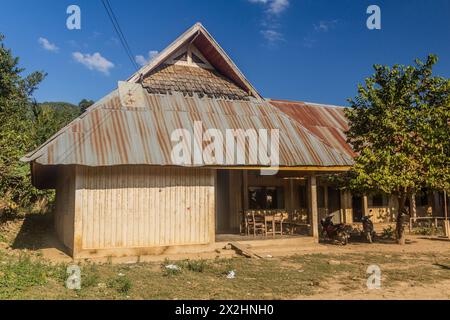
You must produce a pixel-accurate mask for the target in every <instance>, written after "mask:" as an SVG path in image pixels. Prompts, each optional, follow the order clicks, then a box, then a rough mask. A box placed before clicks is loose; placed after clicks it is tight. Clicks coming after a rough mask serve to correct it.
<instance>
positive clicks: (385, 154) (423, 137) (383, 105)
mask: <svg viewBox="0 0 450 320" xmlns="http://www.w3.org/2000/svg"><path fill="white" fill-rule="evenodd" d="M436 62H437V57H436V56H434V55H430V56H428V58H427V60H426V61H425V62H422V61H420V60H416V64H415V65H414V66H402V65H395V66H393V67H392V68H390V67H388V66H381V65H375V66H374V69H375V74H374V75H372V76H371V77H369V78H367V79H366V80H365V85H364V86H363V85H359V87H358V95H357V96H356V97H355V98H354V99H349V102H350V105H351V108H348V110H347V111H346V113H347V117H348V119H349V122H350V130H349V132H348V133H347V134H348V140H349V141H348V142H349V143H351V144H352V146H353V148H354V150H355V151H356V152H357V153H358V156H357V157H356V159H355V165H354V167H353V169H352V171H351V172H350V175H349V176H350V177H351V179H350V187H351V188H352V189H355V190H356V189H359V190H364V191H369V192H370V191H382V192H385V193H388V194H393V195H395V196H396V197H397V199H398V208H399V210H398V217H397V228H396V235H397V239H398V242H399V243H401V244H403V243H404V227H403V224H402V223H401V222H402V220H403V219H402V217H401V215H402V213H403V212H404V211H405V208H406V199H408V197H409V196H410V195H412V194H413V193H414V192H416V191H418V190H420V189H422V188H429V189H432V190H447V191H448V190H449V189H450V81H449V79H446V78H443V77H437V76H433V74H432V71H433V66H434V64H435V63H436Z"/></svg>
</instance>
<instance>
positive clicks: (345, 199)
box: [341, 191, 353, 224]
mask: <svg viewBox="0 0 450 320" xmlns="http://www.w3.org/2000/svg"><path fill="white" fill-rule="evenodd" d="M341 209H342V221H343V222H345V223H350V224H351V223H353V215H352V194H351V193H350V192H349V191H341Z"/></svg>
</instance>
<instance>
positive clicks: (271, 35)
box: [248, 0, 289, 45]
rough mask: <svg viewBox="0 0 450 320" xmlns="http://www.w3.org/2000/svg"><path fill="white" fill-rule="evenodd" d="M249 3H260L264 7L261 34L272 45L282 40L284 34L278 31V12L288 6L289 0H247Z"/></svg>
mask: <svg viewBox="0 0 450 320" xmlns="http://www.w3.org/2000/svg"><path fill="white" fill-rule="evenodd" d="M248 1H249V2H250V3H256V4H261V5H263V6H264V7H265V15H264V18H263V21H262V26H263V30H261V34H262V35H263V37H264V38H265V39H266V40H267V41H268V42H269V44H271V45H273V44H275V43H276V42H278V41H284V36H283V34H282V33H281V32H280V31H277V30H278V29H279V27H280V24H279V23H278V20H279V18H280V14H281V13H282V12H284V11H285V10H286V9H287V8H288V7H289V0H248Z"/></svg>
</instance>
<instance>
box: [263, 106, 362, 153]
mask: <svg viewBox="0 0 450 320" xmlns="http://www.w3.org/2000/svg"><path fill="white" fill-rule="evenodd" d="M270 103H271V104H272V105H273V106H275V107H277V108H278V109H279V110H281V111H283V112H284V113H286V114H287V115H288V116H289V117H290V118H292V119H294V120H296V121H297V122H298V123H300V124H301V125H302V126H304V127H305V128H306V129H308V130H309V131H310V132H312V133H313V134H314V135H316V136H317V137H319V138H320V139H322V140H323V141H325V142H326V143H328V144H329V145H330V146H332V147H333V148H335V149H337V150H339V151H340V152H343V153H345V154H347V155H348V156H349V157H352V158H353V157H354V156H355V153H354V151H353V150H352V147H351V146H350V145H349V144H348V143H347V137H346V135H345V132H346V131H348V129H349V128H348V120H347V117H346V116H345V112H344V110H345V108H344V107H337V106H327V105H320V104H314V103H308V102H295V101H285V100H270Z"/></svg>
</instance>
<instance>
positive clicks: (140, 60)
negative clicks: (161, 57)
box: [134, 50, 159, 66]
mask: <svg viewBox="0 0 450 320" xmlns="http://www.w3.org/2000/svg"><path fill="white" fill-rule="evenodd" d="M158 53H159V52H158V51H156V50H150V51H149V52H148V58H145V57H144V56H143V55H137V56H136V57H134V60H135V61H136V62H137V63H138V64H139V65H141V66H145V65H147V64H148V63H149V62H150V61H152V60H153V59H155V57H156V56H157V55H158Z"/></svg>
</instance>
